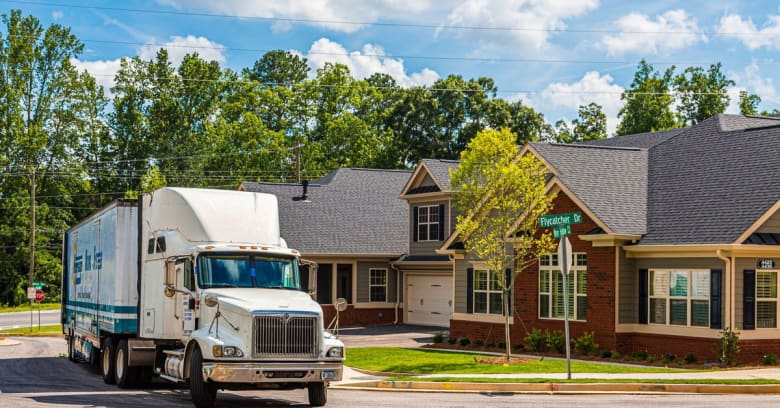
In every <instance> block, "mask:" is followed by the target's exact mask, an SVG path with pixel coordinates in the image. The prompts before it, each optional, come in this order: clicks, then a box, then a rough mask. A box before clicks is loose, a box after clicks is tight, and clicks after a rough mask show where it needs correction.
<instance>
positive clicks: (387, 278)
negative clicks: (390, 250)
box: [368, 268, 390, 303]
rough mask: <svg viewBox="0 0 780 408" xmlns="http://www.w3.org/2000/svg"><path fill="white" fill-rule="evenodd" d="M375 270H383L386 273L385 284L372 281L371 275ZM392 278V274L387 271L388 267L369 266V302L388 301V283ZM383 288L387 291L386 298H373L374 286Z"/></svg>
mask: <svg viewBox="0 0 780 408" xmlns="http://www.w3.org/2000/svg"><path fill="white" fill-rule="evenodd" d="M374 272H382V273H384V275H385V283H384V284H383V285H376V284H374V283H373V282H371V275H372V274H373V273H374ZM389 279H390V275H389V274H388V273H387V268H369V269H368V302H369V303H388V300H387V298H388V292H387V283H388V280H389ZM380 287H381V288H383V289H384V291H385V299H384V300H374V299H372V298H371V295H372V294H373V293H374V292H373V290H372V289H373V288H380Z"/></svg>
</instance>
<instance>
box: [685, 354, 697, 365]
mask: <svg viewBox="0 0 780 408" xmlns="http://www.w3.org/2000/svg"><path fill="white" fill-rule="evenodd" d="M683 360H685V362H686V363H687V364H693V363H695V362H696V354H693V353H688V354H686V355H685V358H683Z"/></svg>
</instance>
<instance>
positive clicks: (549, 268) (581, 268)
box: [536, 252, 588, 322]
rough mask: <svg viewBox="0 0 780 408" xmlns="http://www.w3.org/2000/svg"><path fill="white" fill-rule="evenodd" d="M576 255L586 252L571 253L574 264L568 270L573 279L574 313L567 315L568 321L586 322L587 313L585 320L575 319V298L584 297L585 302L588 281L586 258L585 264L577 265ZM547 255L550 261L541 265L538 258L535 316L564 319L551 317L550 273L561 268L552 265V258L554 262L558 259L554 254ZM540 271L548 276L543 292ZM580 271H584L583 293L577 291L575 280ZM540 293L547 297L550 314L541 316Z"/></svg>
mask: <svg viewBox="0 0 780 408" xmlns="http://www.w3.org/2000/svg"><path fill="white" fill-rule="evenodd" d="M577 255H587V254H586V253H585V252H575V253H574V254H573V256H574V260H575V262H574V265H572V267H571V269H570V270H569V273H571V274H572V279H573V280H574V285H573V287H574V315H573V316H569V320H570V321H575V322H586V321H588V320H587V319H588V316H587V313H586V314H585V320H580V319H577V316H578V313H577V312H578V311H579V310H578V309H579V302H577V299H578V298H580V297H584V298H585V299H586V302H587V298H588V290H587V287H588V281H587V279H588V275H587V273H588V265H587V258H586V261H585V265H577V262H576V261H577ZM547 256H548V257H549V258H548V259H549V260H550V263H549V264H548V265H542V260H541V258H540V259H539V275H538V276H537V279H538V281H537V284H538V286H539V287H538V289H537V307H536V316H537V317H538V318H539V319H540V320H565V317H553V316H552V314H553V312H552V308H553V300H552V294H553V292H552V273H553V272H561V269H560V267H559V266H558V265H553V259H555V260H556V262H557V259H558V258H557V255H556V254H549V255H547ZM542 273H546V274H547V276H548V277H547V291H546V292H543V291H542V288H541V279H542V277H541V274H542ZM580 273H585V293H579V292H578V291H577V282H578V278H579V275H580ZM567 283H568V282H567ZM542 295H547V299H548V304H547V310H548V312H549V313H550V316H542V308H541V305H542Z"/></svg>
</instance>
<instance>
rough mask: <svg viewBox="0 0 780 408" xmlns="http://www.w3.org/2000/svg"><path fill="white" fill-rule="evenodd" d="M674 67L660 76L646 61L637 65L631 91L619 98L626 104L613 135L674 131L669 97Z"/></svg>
mask: <svg viewBox="0 0 780 408" xmlns="http://www.w3.org/2000/svg"><path fill="white" fill-rule="evenodd" d="M673 79H674V66H672V67H670V68H668V69H666V71H664V72H663V73H659V72H658V71H656V70H655V69H654V68H653V66H652V65H650V64H648V63H647V61H645V60H642V61H640V62H639V66H638V67H637V71H636V73H634V80H633V82H631V87H630V88H628V89H626V90H625V91H624V92H623V94H622V95H621V96H620V99H621V100H624V101H625V102H626V104H625V105H624V106H623V107H622V108H621V109H620V112H618V118H620V124H619V125H618V127H617V135H619V136H620V135H630V134H634V133H643V132H653V131H658V130H665V129H671V128H674V127H677V121H676V120H675V115H674V112H673V111H672V105H673V104H674V96H673V95H672V94H671V92H672V86H673Z"/></svg>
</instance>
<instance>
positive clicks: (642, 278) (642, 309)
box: [639, 269, 647, 324]
mask: <svg viewBox="0 0 780 408" xmlns="http://www.w3.org/2000/svg"><path fill="white" fill-rule="evenodd" d="M639 324H647V269H640V270H639Z"/></svg>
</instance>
